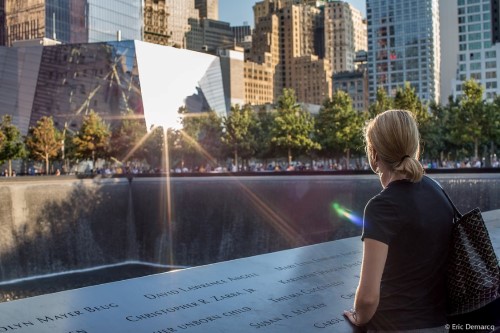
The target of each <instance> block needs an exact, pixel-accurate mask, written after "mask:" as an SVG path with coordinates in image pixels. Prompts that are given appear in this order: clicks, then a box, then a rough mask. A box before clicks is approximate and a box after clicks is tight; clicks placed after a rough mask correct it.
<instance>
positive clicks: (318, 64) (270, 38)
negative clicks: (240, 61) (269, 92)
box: [248, 0, 331, 104]
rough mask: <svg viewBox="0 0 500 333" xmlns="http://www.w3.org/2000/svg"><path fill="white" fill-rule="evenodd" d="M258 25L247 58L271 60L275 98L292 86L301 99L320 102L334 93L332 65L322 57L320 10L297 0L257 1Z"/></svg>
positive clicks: (255, 10)
mask: <svg viewBox="0 0 500 333" xmlns="http://www.w3.org/2000/svg"><path fill="white" fill-rule="evenodd" d="M254 19H255V29H254V33H253V35H252V50H251V52H250V53H249V56H248V60H250V61H253V62H256V63H258V64H264V63H265V62H266V61H268V62H269V64H268V66H269V67H270V68H272V69H273V70H274V74H273V87H274V88H273V89H274V100H275V101H276V100H277V99H278V98H279V96H280V95H281V94H282V90H283V89H284V88H292V89H294V90H295V92H296V96H297V99H298V100H299V101H300V102H304V103H311V104H321V103H323V101H324V100H325V99H326V98H327V97H329V96H331V68H330V63H329V61H328V60H327V59H321V57H320V54H319V53H321V52H320V50H318V45H320V44H321V43H318V41H317V38H318V34H317V33H316V31H317V30H318V28H320V27H322V25H323V18H322V16H321V10H320V9H319V8H317V7H314V6H310V5H306V4H295V1H280V0H276V1H273V0H264V1H261V2H258V3H256V4H255V5H254Z"/></svg>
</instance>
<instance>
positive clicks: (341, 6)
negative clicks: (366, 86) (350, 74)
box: [324, 0, 368, 73]
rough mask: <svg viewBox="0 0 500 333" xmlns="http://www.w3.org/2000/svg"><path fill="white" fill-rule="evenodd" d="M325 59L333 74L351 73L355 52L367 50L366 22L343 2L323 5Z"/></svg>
mask: <svg viewBox="0 0 500 333" xmlns="http://www.w3.org/2000/svg"><path fill="white" fill-rule="evenodd" d="M324 16H325V24H324V29H325V32H324V33H325V57H326V58H327V59H329V60H330V62H331V64H332V70H333V73H339V72H345V71H353V70H354V69H355V68H354V67H355V62H354V60H355V57H356V52H357V51H361V50H365V51H366V50H367V49H368V42H367V30H366V21H365V20H364V19H363V16H362V14H361V12H360V11H359V10H358V9H356V8H354V7H353V6H352V5H350V4H349V3H347V2H345V1H340V0H335V1H331V2H328V3H326V4H325V6H324Z"/></svg>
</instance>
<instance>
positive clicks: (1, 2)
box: [0, 0, 7, 46]
mask: <svg viewBox="0 0 500 333" xmlns="http://www.w3.org/2000/svg"><path fill="white" fill-rule="evenodd" d="M6 40H7V30H6V26H5V0H0V46H2V45H5V42H6Z"/></svg>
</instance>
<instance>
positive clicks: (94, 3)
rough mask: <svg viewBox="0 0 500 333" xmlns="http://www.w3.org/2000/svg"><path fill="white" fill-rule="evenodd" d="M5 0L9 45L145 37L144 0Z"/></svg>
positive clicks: (137, 38)
mask: <svg viewBox="0 0 500 333" xmlns="http://www.w3.org/2000/svg"><path fill="white" fill-rule="evenodd" d="M5 1H6V11H5V18H6V25H5V26H6V29H7V32H8V34H7V45H12V43H13V42H15V41H20V40H29V39H36V38H43V37H46V38H51V39H54V40H57V41H60V42H62V43H88V42H104V41H113V40H117V36H118V35H119V36H120V37H121V39H123V40H141V39H142V22H143V16H142V14H143V13H142V1H141V0H36V1H34V2H32V1H30V2H28V1H22V2H20V1H18V0H5ZM0 19H1V15H0Z"/></svg>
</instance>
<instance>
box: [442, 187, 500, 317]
mask: <svg viewBox="0 0 500 333" xmlns="http://www.w3.org/2000/svg"><path fill="white" fill-rule="evenodd" d="M436 183H437V182H436ZM438 185H439V183H438ZM439 186H440V187H441V185H439ZM441 189H442V190H443V192H444V195H445V196H446V198H447V199H448V201H449V202H450V203H451V205H452V206H453V211H454V212H455V216H454V219H453V229H452V239H451V248H450V257H449V262H448V273H447V274H448V276H447V280H448V283H447V284H448V286H447V288H448V304H447V312H448V315H449V316H454V315H459V314H465V313H469V312H472V311H474V310H478V309H480V308H482V307H483V306H485V305H487V304H489V303H491V302H493V301H494V300H496V299H497V298H498V297H499V288H500V267H499V262H498V259H497V256H496V254H495V250H494V249H493V245H492V244H491V239H490V236H489V234H488V229H486V225H485V224H484V220H483V217H482V215H481V211H480V209H479V208H475V209H473V210H471V211H470V212H468V213H465V214H464V215H462V214H461V213H460V211H459V210H458V209H457V207H456V206H455V204H454V203H453V201H451V199H450V197H449V196H448V194H447V193H446V191H445V190H444V189H443V188H442V187H441Z"/></svg>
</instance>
